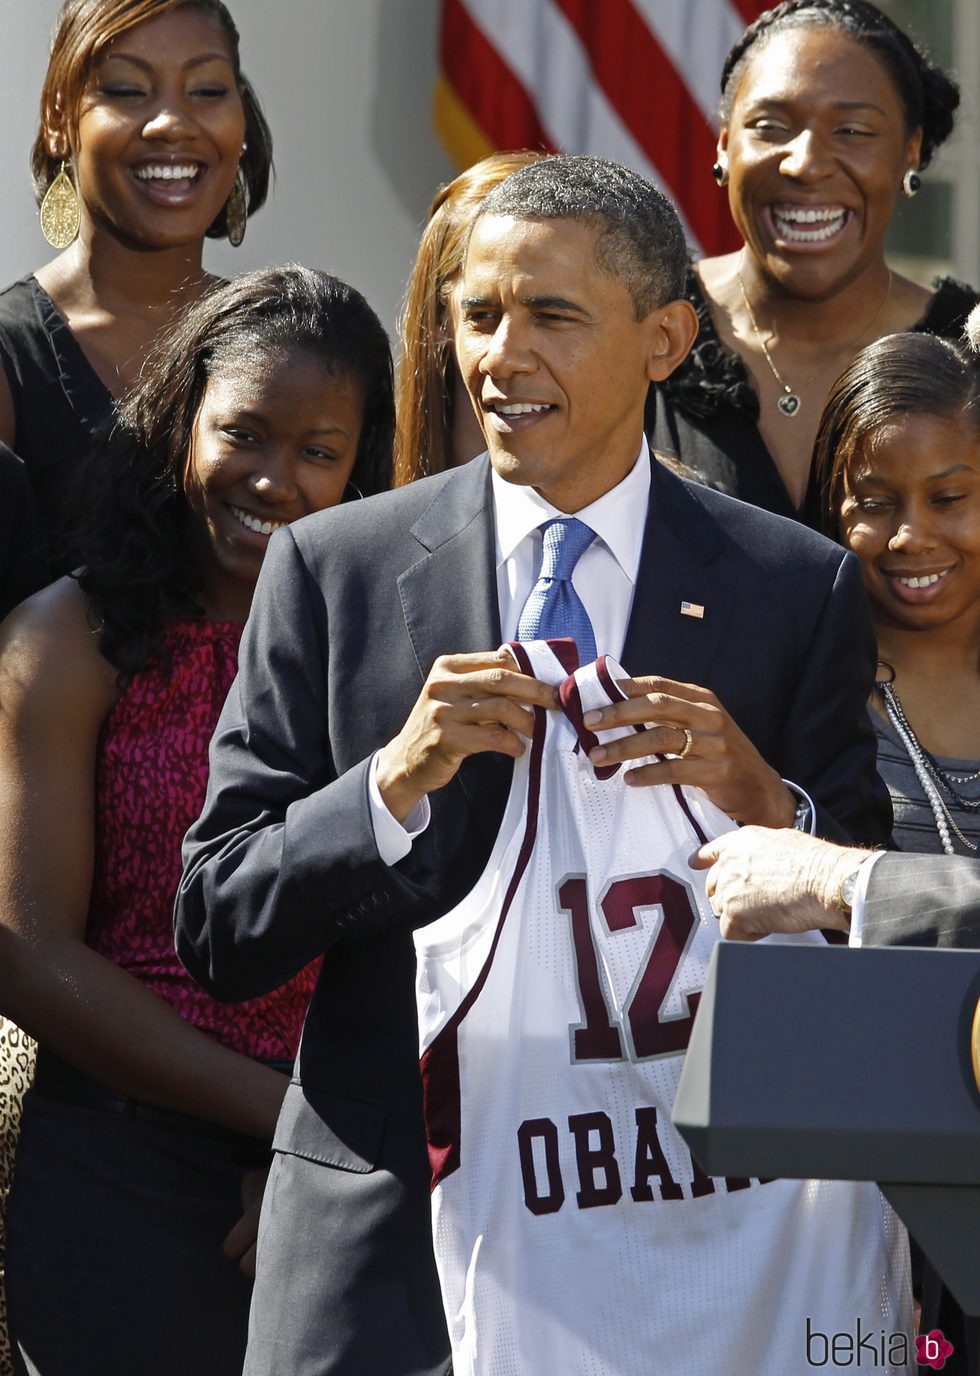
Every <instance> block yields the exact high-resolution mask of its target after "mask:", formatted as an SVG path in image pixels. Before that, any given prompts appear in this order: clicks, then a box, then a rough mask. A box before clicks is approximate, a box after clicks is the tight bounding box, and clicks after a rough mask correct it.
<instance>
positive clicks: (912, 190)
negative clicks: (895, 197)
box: [902, 167, 922, 200]
mask: <svg viewBox="0 0 980 1376" xmlns="http://www.w3.org/2000/svg"><path fill="white" fill-rule="evenodd" d="M921 185H922V178H921V177H920V176H919V174H918V172H916V170H915V168H914V167H910V168H909V170H908V171H907V172H906V174H905V176H904V177H903V178H902V190H903V191H904V192H905V194H906V196H908V198H909V200H911V199H912V197H913V196H914V195H915V194H916V192H917V191H918V189H919V187H920V186H921Z"/></svg>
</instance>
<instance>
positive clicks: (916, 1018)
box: [673, 942, 980, 1314]
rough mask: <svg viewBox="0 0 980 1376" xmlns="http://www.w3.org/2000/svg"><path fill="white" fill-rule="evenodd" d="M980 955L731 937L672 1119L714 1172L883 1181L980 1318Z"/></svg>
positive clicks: (714, 972)
mask: <svg viewBox="0 0 980 1376" xmlns="http://www.w3.org/2000/svg"><path fill="white" fill-rule="evenodd" d="M978 1000H980V952H977V951H950V950H941V951H940V950H918V949H916V950H911V949H904V948H898V947H888V948H875V949H861V950H849V949H848V948H846V947H834V946H827V947H816V946H795V945H780V944H772V943H768V942H767V943H765V944H755V945H746V944H741V943H737V942H720V943H719V944H718V946H717V947H716V948H715V950H714V952H713V954H712V958H711V964H710V966H709V970H708V977H707V981H706V984H705V989H704V992H703V994H702V996H701V1002H700V1006H699V1007H698V1011H697V1017H696V1019H695V1023H694V1027H693V1030H692V1033H691V1041H690V1045H689V1047H688V1050H687V1055H686V1057H685V1062H684V1070H683V1073H682V1075H681V1080H680V1084H679V1086H678V1090H677V1095H676V1098H675V1101H674V1111H673V1120H674V1124H675V1126H676V1127H677V1128H678V1130H679V1131H680V1133H681V1135H682V1137H683V1138H684V1140H685V1141H686V1142H687V1144H688V1146H689V1147H690V1148H691V1151H692V1152H693V1153H694V1155H695V1156H696V1157H697V1159H698V1161H699V1162H700V1164H701V1165H702V1166H703V1167H704V1169H705V1170H706V1171H707V1172H708V1173H709V1174H711V1175H734V1176H746V1175H748V1176H762V1177H780V1176H782V1177H794V1178H804V1179H807V1178H816V1179H824V1180H828V1179H829V1180H876V1181H878V1183H879V1185H880V1186H881V1189H882V1192H883V1193H884V1195H885V1196H886V1198H887V1199H888V1200H889V1201H890V1202H891V1204H892V1206H893V1207H894V1209H895V1211H896V1213H897V1214H898V1215H899V1217H900V1218H901V1219H902V1220H903V1222H904V1223H905V1224H906V1226H907V1227H908V1229H909V1231H910V1232H911V1233H912V1234H913V1235H914V1236H915V1237H916V1239H917V1240H918V1242H919V1244H920V1245H921V1247H922V1249H923V1251H924V1252H925V1253H926V1255H927V1256H928V1257H929V1259H930V1261H931V1262H932V1264H933V1265H934V1266H935V1268H936V1270H937V1271H938V1273H939V1274H940V1276H942V1278H943V1280H944V1281H945V1283H946V1285H947V1287H948V1289H949V1290H950V1292H951V1293H952V1294H953V1296H954V1297H955V1299H956V1300H957V1302H958V1303H959V1304H960V1305H961V1306H962V1307H963V1309H964V1310H965V1312H966V1313H967V1314H980V1092H978V1089H977V1081H976V1078H975V1071H976V1072H977V1073H980V1068H978V1067H976V1066H975V1060H980V1047H978V1045H977V1043H978V1040H980V1018H978V1013H977V1004H978Z"/></svg>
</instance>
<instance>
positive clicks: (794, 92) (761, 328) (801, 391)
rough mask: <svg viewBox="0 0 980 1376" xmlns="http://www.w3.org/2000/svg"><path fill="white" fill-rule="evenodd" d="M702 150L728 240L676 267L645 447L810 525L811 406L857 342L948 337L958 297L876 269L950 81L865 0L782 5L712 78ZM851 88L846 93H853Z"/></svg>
mask: <svg viewBox="0 0 980 1376" xmlns="http://www.w3.org/2000/svg"><path fill="white" fill-rule="evenodd" d="M721 86H722V100H721V111H720V116H721V133H720V136H719V140H718V153H717V161H716V163H715V165H714V167H713V168H712V169H711V170H710V173H709V170H708V169H707V168H706V169H705V175H706V176H707V175H713V177H714V179H715V181H716V182H717V184H718V186H719V187H724V188H725V191H726V193H727V196H728V201H729V206H730V208H731V212H732V216H733V219H734V221H735V224H736V226H737V228H738V230H739V233H740V234H741V236H742V239H743V241H744V242H743V247H742V248H741V249H740V250H739V251H738V252H737V253H732V254H727V255H725V256H723V257H717V258H706V259H703V260H702V261H700V262H698V263H697V264H696V265H694V266H693V267H692V269H691V271H690V273H689V276H688V286H687V295H688V297H689V299H690V300H691V302H692V304H693V305H694V306H695V309H696V310H697V312H698V317H699V321H700V326H701V328H700V333H699V336H698V339H697V341H696V342H695V346H694V348H693V349H692V351H691V354H690V356H689V358H688V359H687V360H686V361H685V363H684V364H683V365H682V366H681V367H680V368H679V369H678V370H677V371H676V372H675V373H674V374H673V375H672V376H671V377H670V378H669V379H668V380H667V382H665V383H663V384H660V385H658V386H657V387H656V388H653V389H651V396H650V404H649V407H648V412H647V432H648V435H649V437H650V442H651V445H652V446H653V447H654V448H656V449H657V450H658V451H659V452H661V453H666V454H673V455H675V456H676V457H678V458H680V459H681V460H683V461H684V463H686V464H688V465H689V466H690V467H691V468H693V469H695V470H696V471H697V472H698V473H699V474H701V475H702V477H704V478H705V479H707V480H709V481H712V482H714V483H716V484H718V485H720V486H722V487H723V488H725V489H726V490H727V491H729V492H731V493H732V494H733V495H734V496H736V497H740V498H742V500H744V501H748V502H751V503H753V504H754V505H756V506H761V507H765V508H768V509H769V510H770V511H775V512H778V513H779V514H781V515H784V516H790V517H795V518H797V519H801V520H805V521H806V522H807V523H808V524H813V525H816V524H817V523H818V519H819V518H818V511H817V503H816V500H815V497H814V494H813V492H812V490H811V487H810V457H811V453H812V450H813V441H814V436H815V434H816V429H817V422H818V419H819V417H820V411H821V408H822V406H823V403H824V400H825V398H826V396H827V393H828V392H829V390H830V388H831V386H832V385H833V383H834V381H835V379H836V378H837V377H838V375H839V374H840V373H841V372H842V371H843V369H844V368H845V367H846V366H847V365H848V363H850V361H851V360H852V359H853V358H854V356H855V354H856V353H857V352H858V350H859V349H860V348H862V347H863V346H865V345H867V344H870V343H871V342H872V341H873V340H875V339H879V338H881V337H882V336H883V335H887V334H892V333H894V332H895V331H899V330H917V331H922V332H924V333H927V334H936V335H941V336H943V337H945V338H950V339H956V338H958V337H959V336H960V335H961V333H962V329H963V322H964V320H965V317H966V315H967V314H968V313H969V310H970V308H971V306H972V305H973V304H974V303H975V302H976V301H977V299H978V298H977V294H976V292H974V291H972V290H970V289H969V288H967V287H964V286H962V285H961V284H959V283H957V282H954V281H953V280H952V279H951V278H946V279H944V280H942V281H940V282H937V283H936V285H935V289H934V290H930V289H929V288H926V287H923V286H920V285H919V284H918V283H916V282H913V281H911V280H909V279H908V278H905V277H903V276H901V275H900V274H899V273H897V272H894V271H892V270H891V269H890V268H889V265H888V263H887V261H886V258H885V235H886V232H887V230H888V227H889V224H890V222H891V219H892V216H893V213H894V209H895V205H896V202H897V200H898V198H899V196H902V195H905V196H912V195H914V194H915V193H916V191H917V190H918V187H919V185H920V183H921V174H922V172H923V171H924V170H925V168H926V167H927V166H928V165H929V162H930V159H931V158H932V156H933V154H934V153H935V151H936V149H937V148H938V147H939V145H940V144H941V143H942V142H943V141H944V140H945V139H946V138H947V137H948V135H949V133H950V132H951V130H952V128H953V116H954V112H955V110H956V108H957V106H958V104H959V91H958V89H957V87H956V85H955V83H954V82H953V81H951V80H950V78H949V77H947V76H946V74H945V73H944V72H942V71H941V70H940V69H939V68H938V67H937V66H935V65H934V64H933V63H931V62H930V61H929V60H928V59H927V58H926V57H925V55H924V54H923V53H922V52H921V51H920V50H919V49H918V48H917V47H916V46H915V44H914V43H913V42H912V41H911V40H910V39H909V38H908V36H907V35H906V34H905V33H903V32H902V30H900V29H899V28H897V27H896V25H895V24H894V23H893V22H892V21H891V20H890V19H889V18H887V16H886V15H884V14H883V13H882V12H881V11H880V10H879V9H878V8H877V6H875V5H873V4H870V3H868V2H867V0H846V3H845V0H784V3H782V4H778V5H776V6H774V7H773V8H771V9H768V10H766V11H765V12H764V13H763V14H761V15H760V16H759V18H758V19H756V20H755V22H754V23H753V24H751V25H749V27H748V28H747V29H746V30H745V32H744V33H743V35H742V37H741V38H740V39H739V40H738V42H737V43H736V44H735V46H734V47H733V48H732V50H731V52H730V53H729V54H728V57H727V59H726V61H725V65H724V69H723V72H722V80H721ZM855 93H857V94H855Z"/></svg>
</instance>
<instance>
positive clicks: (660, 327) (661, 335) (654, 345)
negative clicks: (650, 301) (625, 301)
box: [647, 300, 698, 382]
mask: <svg viewBox="0 0 980 1376" xmlns="http://www.w3.org/2000/svg"><path fill="white" fill-rule="evenodd" d="M648 320H649V322H650V327H651V333H652V339H651V341H650V348H649V351H648V353H647V377H648V378H649V379H650V381H651V382H663V380H664V378H667V377H670V375H671V373H672V372H673V371H674V369H675V368H678V367H680V365H681V364H682V363H683V362H684V360H685V358H687V355H688V354H689V352H690V350H691V345H692V344H693V343H694V341H695V339H696V338H697V333H698V316H697V312H696V311H695V309H694V307H693V306H692V305H691V303H690V301H684V300H680V301H668V303H667V305H666V306H657V307H656V308H655V309H654V310H652V311H651V312H650V315H649V316H648Z"/></svg>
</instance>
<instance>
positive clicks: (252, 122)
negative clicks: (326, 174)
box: [31, 0, 272, 239]
mask: <svg viewBox="0 0 980 1376" xmlns="http://www.w3.org/2000/svg"><path fill="white" fill-rule="evenodd" d="M185 6H189V7H190V8H192V9H197V10H200V11H201V12H202V13H203V14H206V15H209V16H210V17H211V18H212V19H215V20H217V22H218V24H220V26H221V28H222V29H223V30H224V34H225V37H226V38H227V40H228V47H229V49H230V51H231V62H232V68H233V70H234V73H235V80H236V81H237V82H238V84H239V86H240V88H241V95H242V105H243V107H244V110H245V144H246V148H245V152H244V153H243V154H242V157H241V162H240V164H239V168H240V170H241V174H242V182H243V183H244V186H245V204H246V207H247V210H248V213H249V214H250V215H252V214H254V213H255V211H256V210H258V209H259V207H260V206H261V205H263V204H264V203H265V198H266V196H267V195H268V192H269V178H270V175H271V173H272V134H271V133H270V131H269V126H268V124H267V123H266V119H265V115H264V114H263V113H262V107H261V106H260V105H259V100H258V96H257V95H256V94H255V91H254V90H253V89H252V87H251V85H250V84H249V82H248V81H247V80H246V78H245V77H244V76H243V75H242V69H241V62H240V58H239V39H238V29H237V28H236V26H235V21H234V20H233V19H232V17H231V15H230V14H229V12H228V7H227V6H226V5H225V4H223V3H222V0H65V3H64V4H63V5H62V7H61V12H60V14H59V16H58V23H57V27H56V29H55V34H54V38H53V39H52V42H51V57H50V58H49V60H48V70H47V73H46V75H45V78H44V86H43V87H42V89H41V118H40V126H39V128H38V132H37V137H36V138H35V140H34V147H33V148H32V150H31V171H32V173H33V177H34V196H35V199H36V200H37V203H38V205H40V203H41V201H42V200H43V199H44V193H45V192H46V191H47V189H48V187H49V186H50V185H51V182H52V181H53V180H54V178H55V177H56V176H57V175H58V170H59V168H60V166H61V162H62V159H61V157H55V156H53V155H52V153H51V152H50V151H49V147H48V134H49V132H50V131H51V130H54V129H59V128H61V129H65V131H66V135H67V137H68V141H69V143H71V141H72V139H73V138H74V134H75V129H76V126H77V123H78V107H79V105H80V103H81V99H82V95H83V93H84V91H85V87H86V84H87V82H88V79H89V77H90V75H91V73H92V68H93V67H94V66H95V64H96V63H97V62H98V61H99V59H100V57H101V56H102V54H103V52H104V51H105V49H106V48H107V47H108V45H109V44H110V43H112V42H114V41H115V39H117V38H118V37H119V36H120V35H121V34H124V33H128V31H129V30H130V29H132V28H135V26H136V25H137V24H142V23H144V22H145V21H146V20H148V19H158V18H159V17H160V15H162V14H169V13H170V11H171V10H176V9H182V8H184V7H185ZM227 233H228V225H227V220H226V216H225V208H224V207H223V206H222V208H221V211H220V213H219V214H218V216H217V218H216V219H215V221H214V223H213V224H212V225H211V226H210V228H209V229H208V231H207V234H208V238H210V239H222V238H224V237H225V235H226V234H227Z"/></svg>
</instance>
